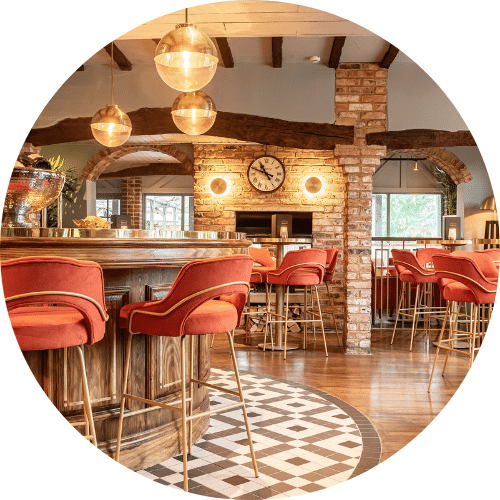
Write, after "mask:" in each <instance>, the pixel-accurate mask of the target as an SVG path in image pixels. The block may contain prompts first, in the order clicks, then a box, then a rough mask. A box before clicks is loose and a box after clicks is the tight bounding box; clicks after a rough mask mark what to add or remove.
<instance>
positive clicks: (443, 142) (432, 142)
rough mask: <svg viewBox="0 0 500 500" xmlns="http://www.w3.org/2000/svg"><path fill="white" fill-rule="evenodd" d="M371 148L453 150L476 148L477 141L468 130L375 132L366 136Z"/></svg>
mask: <svg viewBox="0 0 500 500" xmlns="http://www.w3.org/2000/svg"><path fill="white" fill-rule="evenodd" d="M366 143H367V144H368V145H370V146H373V145H378V146H387V149H416V148H439V147H440V148H447V147H448V148H451V147H454V146H475V145H476V141H475V140H474V137H472V134H471V133H470V132H469V131H468V130H458V131H456V132H449V131H447V130H430V129H409V130H396V131H392V132H374V133H372V134H367V135H366Z"/></svg>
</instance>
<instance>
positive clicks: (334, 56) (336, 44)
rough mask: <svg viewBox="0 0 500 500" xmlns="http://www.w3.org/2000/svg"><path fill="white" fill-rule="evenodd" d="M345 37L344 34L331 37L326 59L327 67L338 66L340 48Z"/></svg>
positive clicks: (335, 67) (340, 53)
mask: <svg viewBox="0 0 500 500" xmlns="http://www.w3.org/2000/svg"><path fill="white" fill-rule="evenodd" d="M345 39H346V37H345V36H336V37H335V38H334V39H333V45H332V51H331V52H330V60H329V61H328V67H329V68H334V69H337V68H338V67H339V62H340V56H341V55H342V48H343V47H344V43H345Z"/></svg>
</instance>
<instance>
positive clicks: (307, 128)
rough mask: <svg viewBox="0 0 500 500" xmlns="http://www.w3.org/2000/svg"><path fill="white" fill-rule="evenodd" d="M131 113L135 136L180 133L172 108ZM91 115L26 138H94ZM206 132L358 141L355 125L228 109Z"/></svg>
mask: <svg viewBox="0 0 500 500" xmlns="http://www.w3.org/2000/svg"><path fill="white" fill-rule="evenodd" d="M127 114H128V116H129V118H130V120H131V121H132V133H133V135H134V136H138V135H158V134H179V133H180V131H179V129H178V128H177V127H176V126H175V125H174V122H173V120H172V115H171V110H170V108H141V109H138V110H136V111H130V112H129V111H127ZM91 118H92V117H90V116H88V117H85V118H66V119H64V120H62V121H60V122H58V123H56V124H55V125H52V126H50V127H46V128H37V129H32V130H31V132H30V133H29V134H28V137H27V139H26V141H27V142H29V143H31V144H33V145H34V146H47V145H49V144H61V143H65V142H75V141H84V140H89V139H93V136H92V132H91V130H90V120H91ZM206 135H211V136H215V137H227V138H229V139H237V140H240V141H245V142H257V143H259V144H267V145H274V146H280V147H290V148H298V149H323V150H324V149H334V148H335V145H336V144H353V143H354V127H352V126H347V125H335V124H330V123H305V122H290V121H286V120H278V119H274V118H264V117H261V116H254V115H245V114H240V113H227V112H224V111H219V112H218V113H217V118H216V120H215V123H214V125H213V127H212V128H211V129H210V130H209V131H208V132H207V134H206Z"/></svg>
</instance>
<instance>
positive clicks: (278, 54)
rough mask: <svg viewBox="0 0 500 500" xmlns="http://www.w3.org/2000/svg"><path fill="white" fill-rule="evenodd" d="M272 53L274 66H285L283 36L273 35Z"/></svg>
mask: <svg viewBox="0 0 500 500" xmlns="http://www.w3.org/2000/svg"><path fill="white" fill-rule="evenodd" d="M271 43H272V55H273V68H281V67H282V66H283V37H282V36H273V37H272V39H271Z"/></svg>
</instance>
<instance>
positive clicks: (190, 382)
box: [188, 330, 234, 454]
mask: <svg viewBox="0 0 500 500" xmlns="http://www.w3.org/2000/svg"><path fill="white" fill-rule="evenodd" d="M233 335H234V330H233ZM189 341H190V342H189V343H190V349H191V360H190V363H189V364H190V367H189V416H190V417H192V416H193V392H194V384H193V378H194V338H193V335H191V338H190V339H189ZM188 425H189V441H188V453H189V454H191V450H192V448H193V420H192V419H189V424H188Z"/></svg>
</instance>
